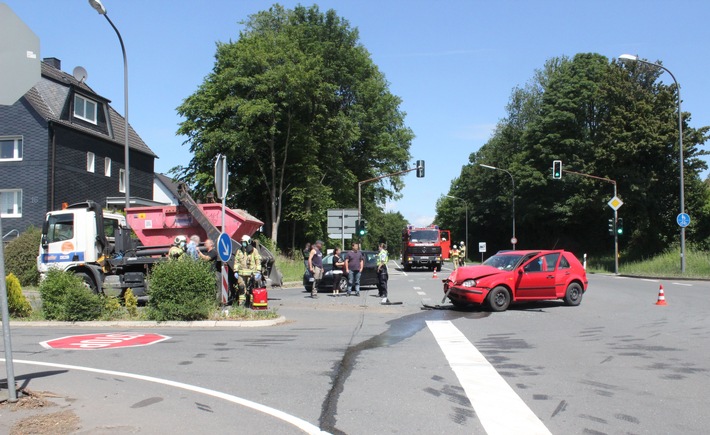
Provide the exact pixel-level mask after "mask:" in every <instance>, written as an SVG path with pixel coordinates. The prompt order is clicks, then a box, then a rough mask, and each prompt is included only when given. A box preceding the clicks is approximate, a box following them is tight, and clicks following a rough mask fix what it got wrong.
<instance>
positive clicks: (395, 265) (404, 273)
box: [390, 260, 407, 276]
mask: <svg viewBox="0 0 710 435" xmlns="http://www.w3.org/2000/svg"><path fill="white" fill-rule="evenodd" d="M390 261H391V262H392V264H394V268H395V270H397V263H396V262H395V261H394V260H390ZM399 272H402V275H404V276H407V272H405V271H404V267H403V268H402V269H400V270H399Z"/></svg>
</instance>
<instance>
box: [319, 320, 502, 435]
mask: <svg viewBox="0 0 710 435" xmlns="http://www.w3.org/2000/svg"><path fill="white" fill-rule="evenodd" d="M490 314H491V313H490V312H485V311H455V310H433V311H422V312H419V313H414V314H410V315H408V316H404V317H400V318H398V319H394V320H391V321H389V322H387V325H389V328H388V329H387V330H386V331H384V332H382V333H381V334H379V335H375V336H373V337H371V338H369V339H367V340H365V341H362V342H360V343H358V344H355V345H352V346H350V347H348V349H347V350H346V351H345V354H344V355H343V358H342V359H341V360H340V362H338V363H336V365H335V367H334V369H333V382H332V384H331V388H330V391H329V392H328V395H327V396H326V398H325V401H324V402H323V406H322V407H321V415H320V418H319V423H320V428H321V430H324V431H327V432H329V433H332V434H344V432H343V431H341V430H339V429H337V428H336V424H337V418H336V416H337V414H338V401H339V400H340V394H342V392H343V390H344V388H345V383H346V382H347V379H348V378H349V377H350V374H351V373H352V371H353V368H354V367H355V363H356V361H357V357H358V356H359V355H360V352H362V351H364V350H372V349H377V348H380V347H387V346H392V345H395V344H397V343H399V342H401V341H402V340H405V339H407V338H410V337H412V336H414V335H415V334H416V333H418V332H419V331H421V330H422V329H424V328H425V327H426V321H427V320H455V319H459V318H467V319H481V318H484V317H488V316H490ZM364 315H365V312H363V316H364ZM363 320H364V317H363V318H361V322H360V324H359V325H358V326H357V328H356V332H357V331H359V329H360V328H361V327H362V321H363Z"/></svg>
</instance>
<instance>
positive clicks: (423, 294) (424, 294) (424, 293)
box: [417, 292, 426, 296]
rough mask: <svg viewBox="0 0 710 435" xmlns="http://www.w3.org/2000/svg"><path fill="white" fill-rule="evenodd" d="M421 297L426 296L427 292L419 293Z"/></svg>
mask: <svg viewBox="0 0 710 435" xmlns="http://www.w3.org/2000/svg"><path fill="white" fill-rule="evenodd" d="M417 294H418V295H419V296H426V292H417Z"/></svg>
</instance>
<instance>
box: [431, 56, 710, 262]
mask: <svg viewBox="0 0 710 435" xmlns="http://www.w3.org/2000/svg"><path fill="white" fill-rule="evenodd" d="M661 73H662V71H660V70H659V69H657V68H653V67H651V66H648V65H644V64H632V65H624V64H620V63H617V62H616V61H609V59H607V58H606V57H604V56H601V55H598V54H578V55H576V56H574V58H571V59H569V58H555V59H551V60H550V61H548V62H547V63H546V64H545V67H544V68H543V69H541V70H540V71H538V72H537V73H536V74H535V77H534V78H533V79H532V80H531V82H530V83H529V84H528V85H526V86H525V87H523V88H516V89H514V91H513V93H512V96H511V100H510V104H509V105H508V108H507V110H508V116H507V117H506V118H505V119H503V120H502V121H501V122H500V123H499V125H498V128H497V129H496V131H495V133H494V135H493V137H492V138H491V139H490V140H489V141H488V142H487V143H486V144H485V145H484V146H483V147H482V148H481V149H480V150H479V151H477V152H476V153H473V154H472V155H471V157H470V161H469V164H467V165H466V166H464V168H463V169H462V172H461V176H460V177H459V178H458V180H457V182H456V184H454V185H452V188H451V192H452V193H451V194H452V195H454V196H459V197H464V198H467V199H468V200H469V201H470V202H471V203H472V204H474V207H473V209H474V212H473V213H471V224H472V228H473V229H472V231H473V232H478V233H479V234H485V235H486V238H483V239H482V240H486V239H487V240H488V241H490V242H492V244H493V245H494V246H496V247H497V248H505V247H507V246H509V245H508V242H507V240H508V239H509V238H510V202H511V192H510V186H509V185H508V186H507V187H506V184H505V183H508V184H509V183H510V180H509V179H506V177H507V176H506V175H505V174H504V173H500V172H499V171H487V170H486V169H483V168H481V167H480V166H479V164H481V163H483V164H492V165H495V166H498V167H501V168H505V169H508V170H509V171H510V172H511V173H512V174H513V175H514V177H515V179H516V192H515V198H516V208H517V213H516V217H517V223H518V238H519V239H520V240H521V246H520V247H528V248H540V247H553V246H558V247H567V248H569V249H574V250H577V251H580V252H591V253H606V252H609V249H610V247H611V243H612V242H611V239H610V238H609V237H608V235H607V234H606V233H607V220H608V219H609V218H611V217H612V216H613V214H612V211H611V209H610V208H609V207H608V206H607V204H606V203H607V201H608V200H609V199H610V198H611V196H612V194H613V187H612V185H611V184H609V183H605V182H603V181H600V180H596V179H590V178H586V177H582V176H578V175H574V174H571V173H564V175H563V177H562V180H553V179H552V177H551V172H550V168H551V163H552V160H555V159H560V160H562V161H563V166H564V169H565V170H568V171H573V172H579V173H583V174H591V175H594V176H597V177H602V178H608V179H613V180H616V181H617V183H618V184H617V186H618V194H619V196H620V197H621V198H622V199H623V200H624V203H625V204H624V206H623V207H622V208H621V209H620V210H619V216H621V217H622V218H623V219H624V222H625V227H626V230H627V231H626V233H625V235H624V237H623V238H622V239H621V242H622V247H623V248H624V249H625V250H626V251H627V252H628V253H629V254H630V255H632V256H642V255H650V254H654V253H657V252H659V251H662V250H664V249H667V247H668V246H669V245H670V244H672V243H674V242H676V240H677V235H678V231H677V226H676V225H675V219H674V217H675V215H676V214H677V213H678V210H679V203H678V199H679V194H678V192H679V177H678V171H679V166H678V164H679V162H678V155H679V148H678V114H677V95H678V93H677V89H676V88H675V86H674V85H670V86H669V85H666V84H664V83H663V82H662V81H661V80H660V76H661ZM689 119H690V115H689V114H687V113H684V114H683V123H684V124H683V146H684V154H685V158H684V163H685V185H686V189H685V192H686V208H687V209H688V211H689V212H690V213H691V215H693V216H694V219H695V220H696V222H699V223H700V225H696V226H695V227H694V228H693V229H692V230H690V231H689V236H690V238H691V240H692V241H695V242H696V243H702V242H706V240H707V237H708V225H703V224H702V223H703V222H704V221H706V220H707V219H708V210H707V207H705V201H706V197H707V187H706V186H704V185H703V183H702V182H701V180H700V178H699V174H700V172H701V171H703V170H704V169H706V165H705V163H704V162H703V161H702V160H701V159H700V157H701V156H702V155H703V154H705V152H704V151H702V150H701V149H700V146H702V145H703V144H704V143H705V141H706V140H707V138H708V135H707V133H708V128H707V127H702V128H693V127H691V126H689V125H688V121H689ZM455 206H456V204H452V203H451V202H450V201H441V203H440V204H439V208H438V210H437V211H438V218H439V221H440V222H439V223H440V224H444V225H446V224H448V223H449V222H451V224H452V225H460V224H458V223H457V222H456V221H452V220H451V219H452V216H451V214H452V211H455V209H454V208H453V207H455Z"/></svg>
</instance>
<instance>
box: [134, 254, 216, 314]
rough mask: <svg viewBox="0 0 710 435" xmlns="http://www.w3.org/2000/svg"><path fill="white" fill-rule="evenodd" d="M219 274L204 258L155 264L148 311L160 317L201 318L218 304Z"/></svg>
mask: <svg viewBox="0 0 710 435" xmlns="http://www.w3.org/2000/svg"><path fill="white" fill-rule="evenodd" d="M216 285H217V283H216V278H215V273H214V272H213V271H212V269H211V266H210V264H209V263H208V262H205V261H193V260H192V259H189V258H185V259H181V260H177V261H166V262H164V263H159V264H157V265H155V267H153V270H152V272H151V277H150V286H149V290H148V291H149V295H150V300H149V301H148V309H147V314H148V318H149V319H152V320H157V321H161V322H162V321H166V320H202V319H206V318H208V316H209V314H210V310H211V309H212V308H213V307H214V306H215V304H216V302H215V300H216V298H215V291H216Z"/></svg>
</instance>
